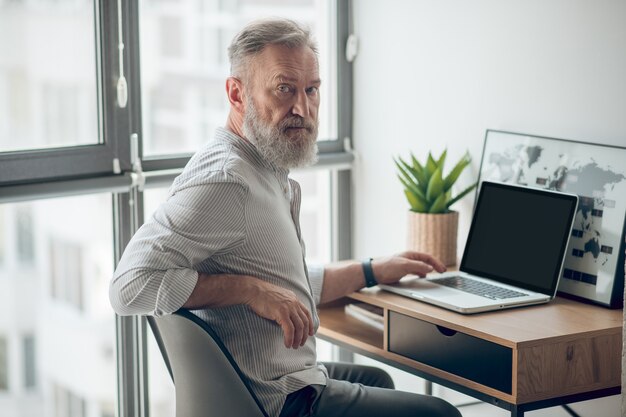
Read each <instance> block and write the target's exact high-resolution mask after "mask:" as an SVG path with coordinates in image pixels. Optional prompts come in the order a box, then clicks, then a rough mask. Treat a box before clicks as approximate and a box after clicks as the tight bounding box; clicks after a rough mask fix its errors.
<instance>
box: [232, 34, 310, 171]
mask: <svg viewBox="0 0 626 417" xmlns="http://www.w3.org/2000/svg"><path fill="white" fill-rule="evenodd" d="M248 74H249V76H248V80H247V83H246V84H247V85H246V86H245V87H244V88H245V92H246V94H245V97H246V99H245V103H246V107H245V113H244V121H243V132H244V135H245V136H246V138H247V139H248V140H250V141H251V142H252V143H254V144H255V145H256V147H257V149H258V150H259V152H260V153H261V154H262V155H263V156H264V157H265V158H266V159H267V160H269V161H270V162H272V163H274V164H276V165H277V166H279V167H282V168H295V167H301V166H306V165H310V164H312V163H315V161H316V159H317V128H318V120H317V113H318V108H319V103H320V97H319V86H320V79H319V69H318V63H317V57H316V56H315V54H314V53H313V51H312V50H311V49H310V48H308V47H299V48H291V49H290V48H288V47H286V46H279V45H269V46H267V47H266V48H265V49H264V50H263V51H262V52H261V53H260V54H259V55H258V56H256V57H255V58H253V59H252V60H251V68H250V69H249V70H248Z"/></svg>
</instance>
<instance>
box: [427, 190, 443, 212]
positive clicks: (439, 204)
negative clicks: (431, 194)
mask: <svg viewBox="0 0 626 417" xmlns="http://www.w3.org/2000/svg"><path fill="white" fill-rule="evenodd" d="M445 211H446V195H445V194H439V197H437V199H436V200H435V201H434V202H433V204H432V205H431V206H430V208H429V209H428V212H429V213H433V214H436V213H444V212H445Z"/></svg>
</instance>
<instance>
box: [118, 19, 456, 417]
mask: <svg viewBox="0 0 626 417" xmlns="http://www.w3.org/2000/svg"><path fill="white" fill-rule="evenodd" d="M229 54H230V60H231V72H232V75H231V76H230V77H229V78H228V79H227V81H226V93H227V97H228V100H229V102H230V113H229V115H228V120H227V121H226V127H225V128H224V129H218V131H217V133H216V138H215V141H213V142H211V143H209V144H208V145H207V146H206V147H205V148H204V149H203V150H201V151H200V152H198V153H197V154H196V155H194V156H193V158H192V159H191V160H190V161H189V164H188V165H187V167H186V168H185V170H184V171H183V173H182V174H181V175H180V176H179V177H178V178H176V180H175V181H174V183H173V185H172V187H171V189H170V194H169V197H168V199H167V201H166V202H165V203H163V204H162V205H161V206H160V207H159V208H158V210H157V211H156V212H155V214H154V216H153V217H152V219H151V220H150V221H149V222H147V223H146V224H145V225H144V226H143V227H141V229H140V230H139V231H138V232H137V233H136V234H135V236H134V237H133V239H132V241H131V242H130V243H129V245H128V247H127V248H126V250H125V252H124V255H123V257H122V259H121V260H120V263H119V265H118V268H117V270H116V272H115V276H114V279H113V281H112V283H111V289H110V298H111V303H112V305H113V307H114V309H115V311H116V312H117V313H118V314H126V315H128V314H154V315H163V314H169V313H172V312H174V311H176V310H177V309H179V308H181V307H184V308H188V309H191V310H195V311H194V312H195V314H197V315H198V316H199V317H200V318H202V319H203V320H205V321H206V322H208V323H209V324H210V325H211V326H212V327H213V328H214V329H215V331H216V332H217V333H218V335H219V336H220V338H221V339H222V341H223V342H224V344H225V345H226V346H227V348H228V349H229V351H230V352H231V354H232V355H233V357H234V359H235V361H236V362H237V364H238V365H239V367H240V368H241V370H242V372H243V373H244V374H245V375H246V376H247V378H248V380H249V381H250V384H251V386H252V388H253V390H254V391H255V393H256V394H257V396H258V397H259V399H260V401H261V402H262V404H263V406H264V407H265V409H266V411H267V412H268V414H269V415H270V416H279V415H282V416H287V415H289V416H292V415H297V416H300V415H302V416H304V415H315V416H334V415H337V416H339V415H341V416H383V415H385V416H387V415H393V416H404V415H407V416H408V415H411V416H460V414H459V413H458V411H457V410H456V409H455V408H454V407H452V406H450V405H449V404H448V403H446V402H444V401H442V400H440V399H436V398H433V397H426V396H419V395H416V394H409V393H405V392H399V391H394V390H392V389H385V388H380V386H383V387H389V388H391V387H392V386H393V384H392V383H391V381H390V379H389V377H388V376H387V375H386V374H384V373H381V372H378V373H376V371H372V370H371V369H368V368H366V367H356V366H355V367H353V368H352V367H348V366H347V365H329V367H328V368H326V367H324V366H323V365H322V364H319V363H317V361H316V352H315V338H314V337H313V336H314V334H315V331H316V330H317V327H318V325H319V319H318V316H317V313H316V305H317V304H320V303H325V302H328V301H331V300H334V299H337V298H339V297H342V296H344V295H346V294H349V293H351V292H354V291H357V290H359V289H360V288H362V287H364V286H365V284H366V281H365V279H366V275H368V276H367V278H368V279H369V280H370V281H372V280H373V279H375V280H377V281H378V282H385V283H390V282H395V281H397V280H399V279H400V278H401V277H402V276H404V275H406V274H408V273H412V274H417V275H421V276H424V275H425V274H426V273H428V272H430V271H432V270H433V269H435V270H437V271H443V270H444V269H445V268H444V266H443V265H442V264H441V263H440V262H438V261H437V260H435V259H433V258H432V257H430V256H428V255H425V254H419V253H414V252H407V253H404V254H401V255H399V256H393V257H389V258H385V259H376V260H374V261H372V262H371V264H370V263H368V262H366V263H365V264H364V266H362V265H361V264H360V263H358V262H344V263H342V264H336V265H331V266H327V267H326V268H321V267H307V265H306V264H305V259H304V244H303V242H302V238H301V236H300V225H299V220H298V216H299V209H300V188H299V185H298V184H297V183H296V182H295V181H293V180H291V179H289V178H288V173H289V169H290V168H294V167H299V166H305V165H308V164H312V163H314V162H315V159H316V153H317V147H316V138H317V126H318V120H317V112H318V107H319V100H320V98H319V94H320V93H319V87H320V84H321V81H320V78H319V71H318V62H317V54H316V48H315V44H314V43H313V41H312V40H311V37H310V34H309V32H308V31H306V30H304V29H302V28H301V27H299V26H298V25H297V24H295V23H294V22H291V21H287V20H271V21H260V22H255V23H252V24H250V25H248V26H247V27H246V28H245V29H244V30H243V31H242V32H240V33H239V34H238V35H237V36H236V37H235V39H234V40H233V43H232V45H231V46H230V48H229ZM370 268H371V273H369V271H370ZM365 271H368V274H366V273H365ZM374 277H375V278H374ZM338 375H340V376H343V377H345V378H346V379H349V380H350V381H352V382H363V383H364V384H369V385H378V386H379V387H365V386H363V385H361V384H358V383H352V382H347V381H340V380H336V379H333V377H337V376H338Z"/></svg>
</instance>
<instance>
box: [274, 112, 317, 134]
mask: <svg viewBox="0 0 626 417" xmlns="http://www.w3.org/2000/svg"><path fill="white" fill-rule="evenodd" d="M293 127H303V128H305V129H306V130H307V131H309V132H312V131H313V130H314V129H315V123H313V122H311V121H309V120H306V119H305V118H304V117H301V116H289V117H287V118H285V119H283V120H282V121H281V122H280V123H279V125H278V128H279V129H280V131H281V132H284V131H286V130H287V129H289V128H293Z"/></svg>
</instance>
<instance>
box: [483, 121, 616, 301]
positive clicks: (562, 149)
mask: <svg viewBox="0 0 626 417" xmlns="http://www.w3.org/2000/svg"><path fill="white" fill-rule="evenodd" d="M480 180H495V181H501V182H509V183H514V184H520V185H526V186H530V187H537V188H545V189H551V190H557V191H563V192H568V193H572V194H577V195H578V196H579V203H578V212H577V213H576V219H575V223H574V227H573V230H572V236H571V238H570V241H569V246H568V249H567V255H566V260H565V266H564V271H563V276H562V278H563V279H561V281H560V284H559V290H561V291H563V292H566V293H571V294H575V295H579V296H582V297H584V298H589V299H592V300H594V301H598V302H600V303H606V304H608V303H609V302H610V300H611V293H612V290H613V283H614V280H615V276H616V273H621V274H622V276H623V270H622V269H621V268H620V266H619V258H620V256H619V255H620V250H622V249H621V248H622V241H623V230H624V216H625V212H626V149H622V148H614V147H604V146H599V145H593V144H585V143H578V142H570V141H562V140H558V139H549V138H540V137H535V136H525V135H518V134H510V133H505V132H495V131H490V132H489V133H488V137H487V139H486V141H485V149H484V152H483V160H482V164H481V172H480Z"/></svg>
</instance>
